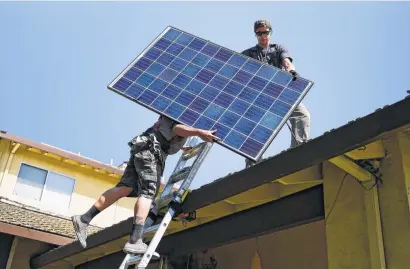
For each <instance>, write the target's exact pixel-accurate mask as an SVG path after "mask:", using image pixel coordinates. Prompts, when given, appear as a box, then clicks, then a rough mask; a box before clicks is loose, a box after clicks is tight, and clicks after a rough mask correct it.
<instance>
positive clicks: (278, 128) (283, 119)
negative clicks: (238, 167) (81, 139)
mask: <svg viewBox="0 0 410 269" xmlns="http://www.w3.org/2000/svg"><path fill="white" fill-rule="evenodd" d="M171 29H174V30H177V31H180V32H182V33H185V34H187V35H190V36H192V37H194V38H197V39H200V40H202V41H204V42H207V43H210V44H212V45H215V46H218V47H221V48H224V49H226V50H228V51H230V52H232V53H234V54H239V55H241V56H242V57H246V58H247V59H248V60H250V61H254V62H257V63H258V64H262V65H265V66H269V67H271V68H274V69H276V70H278V71H279V70H280V71H282V72H286V71H284V70H281V69H279V68H277V67H275V66H272V65H269V64H266V63H263V62H261V61H259V60H256V59H253V58H251V57H248V56H246V55H243V54H241V53H238V52H236V51H233V50H231V49H229V48H226V47H223V46H221V45H218V44H216V43H213V42H211V41H209V40H206V39H203V38H201V37H199V36H196V35H193V34H191V33H188V32H186V31H184V30H181V29H179V28H177V27H174V26H170V25H169V26H167V27H166V28H165V29H164V30H163V31H162V32H161V33H160V34H159V35H158V36H157V37H156V38H155V39H154V40H153V41H152V42H151V43H150V44H148V45H147V46H146V47H145V49H144V50H143V51H142V52H141V53H140V54H139V55H137V56H136V58H135V59H134V60H132V61H131V62H130V63H129V64H128V66H126V67H125V68H124V69H123V71H122V72H121V73H120V74H119V75H117V76H116V77H115V78H114V79H113V80H112V81H111V83H110V84H109V85H108V86H107V88H108V89H109V90H111V91H113V92H115V93H117V94H119V95H121V96H124V97H125V98H127V99H129V100H131V101H133V102H135V103H137V104H139V105H141V106H143V107H145V108H147V109H149V110H151V111H153V112H155V113H158V114H160V115H163V116H166V117H168V118H170V119H172V120H174V121H176V122H178V123H181V124H184V123H182V122H181V121H180V120H178V119H176V118H174V117H172V116H170V115H168V114H165V113H163V112H161V111H159V110H157V109H155V108H153V107H151V106H149V105H146V104H144V103H142V102H140V101H139V100H137V99H134V98H131V97H130V96H128V95H126V94H125V93H123V92H121V91H118V90H117V89H115V88H114V85H115V84H116V82H117V81H118V80H120V79H121V78H122V77H123V76H124V74H125V73H127V72H128V70H129V69H131V68H132V67H133V65H134V64H135V63H136V62H137V61H138V60H139V59H140V58H142V57H143V56H144V55H145V54H146V53H147V51H149V50H150V49H151V48H152V47H153V46H154V45H155V44H156V42H157V41H158V40H160V39H161V38H162V37H163V36H164V35H165V34H166V33H167V32H168V31H169V30H171ZM286 73H288V72H286ZM298 79H304V80H306V81H307V82H308V84H307V87H306V88H305V89H304V90H303V92H302V93H301V94H300V96H299V97H298V99H297V100H296V101H295V102H294V104H293V105H292V106H291V107H290V109H289V110H288V112H287V113H286V114H285V116H283V118H282V121H281V122H280V123H279V124H278V125H277V127H276V129H275V130H274V131H273V133H272V134H271V136H270V137H269V139H267V140H266V142H265V143H264V145H263V147H262V148H261V150H260V151H259V153H258V154H257V155H256V156H255V157H253V156H250V155H247V154H245V153H244V152H241V151H240V150H237V149H235V148H233V147H231V146H230V145H228V144H225V143H223V142H220V141H218V142H216V143H218V144H219V145H221V146H223V147H225V148H227V149H229V150H231V151H233V152H235V153H237V154H239V155H241V156H243V157H245V158H248V159H251V160H253V161H255V162H256V161H258V160H259V159H260V158H261V157H262V155H263V154H264V153H265V151H266V150H267V149H268V147H269V146H270V144H271V143H272V141H273V140H274V139H275V137H276V136H277V135H278V133H279V131H280V130H281V129H282V128H283V125H284V124H285V123H286V121H287V120H288V119H289V117H290V116H291V114H292V113H293V111H294V110H295V109H296V107H297V106H298V105H299V104H300V103H301V101H302V100H303V98H304V97H305V96H306V94H307V93H308V92H309V91H310V89H311V88H312V86H313V84H314V83H313V82H312V81H310V80H307V79H305V78H298ZM244 112H245V111H244ZM184 125H185V124H184Z"/></svg>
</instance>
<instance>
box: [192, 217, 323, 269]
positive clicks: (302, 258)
mask: <svg viewBox="0 0 410 269" xmlns="http://www.w3.org/2000/svg"><path fill="white" fill-rule="evenodd" d="M244 229H246V227H244ZM221 232H222V231H221ZM193 257H194V261H195V267H194V268H195V269H232V268H235V269H301V268H303V269H327V268H328V266H327V252H326V236H325V225H324V221H318V222H314V223H310V224H306V225H302V226H298V227H294V228H290V229H286V230H282V231H278V232H275V233H271V234H267V235H264V236H260V237H258V238H251V239H247V240H243V241H240V242H235V243H232V244H228V245H224V246H220V247H217V248H213V249H208V250H205V251H203V252H200V253H195V254H194V256H193ZM212 260H214V262H212ZM212 263H214V264H215V263H217V266H216V267H212Z"/></svg>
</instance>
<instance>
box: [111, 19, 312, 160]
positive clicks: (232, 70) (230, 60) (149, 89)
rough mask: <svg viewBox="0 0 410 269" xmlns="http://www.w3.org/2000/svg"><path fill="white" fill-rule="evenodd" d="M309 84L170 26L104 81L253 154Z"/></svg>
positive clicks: (228, 145)
mask: <svg viewBox="0 0 410 269" xmlns="http://www.w3.org/2000/svg"><path fill="white" fill-rule="evenodd" d="M312 85H313V82H311V81H309V80H307V79H304V78H301V77H299V78H298V79H297V80H295V81H293V80H292V76H291V75H290V74H289V73H288V72H285V71H282V70H280V69H278V68H275V67H273V66H270V65H267V64H264V63H262V62H260V61H257V60H254V59H251V58H250V57H247V56H244V55H242V54H240V53H237V52H234V51H232V50H230V49H228V48H225V47H223V46H219V45H217V44H215V43H212V42H210V41H207V40H205V39H202V38H200V37H197V36H195V35H193V34H190V33H187V32H185V31H182V30H180V29H177V28H175V27H171V26H169V27H167V28H166V29H165V30H164V31H163V32H162V33H161V34H160V35H158V37H157V38H156V39H155V40H154V41H153V42H152V43H151V44H149V46H148V47H147V48H146V49H145V50H144V51H143V52H142V53H141V54H140V55H138V56H137V57H136V58H135V59H134V60H133V61H132V62H131V63H130V64H129V65H128V66H127V67H126V68H125V69H124V70H123V71H122V72H121V73H120V74H119V75H118V76H117V77H116V78H115V79H114V80H113V81H112V82H111V83H110V85H108V88H109V89H110V90H112V91H114V92H116V93H118V94H120V95H122V96H125V97H127V98H128V99H130V100H132V101H134V102H136V103H138V104H140V105H142V106H144V107H146V108H148V109H150V110H152V111H154V112H156V113H158V114H160V115H164V116H166V117H169V118H171V119H173V120H175V121H177V122H179V123H182V124H185V125H188V126H191V127H196V128H201V129H205V130H213V129H216V130H217V132H216V134H215V135H216V136H217V137H219V138H220V139H221V141H220V142H218V143H219V144H221V145H222V146H224V147H226V148H228V149H230V150H232V151H234V152H236V153H238V154H240V155H242V156H244V157H246V158H249V159H252V160H255V161H256V160H258V159H259V158H260V156H262V154H263V153H264V152H265V151H266V149H267V147H268V146H269V145H270V143H271V142H272V140H273V139H274V138H275V136H276V135H277V134H278V132H279V131H280V129H281V128H282V126H283V125H284V124H285V122H286V121H287V119H288V118H289V116H290V114H291V113H292V112H293V110H294V109H295V108H296V106H297V105H298V104H299V103H300V101H301V100H302V99H303V97H304V96H305V95H306V94H307V92H308V91H309V89H310V88H311V87H312Z"/></svg>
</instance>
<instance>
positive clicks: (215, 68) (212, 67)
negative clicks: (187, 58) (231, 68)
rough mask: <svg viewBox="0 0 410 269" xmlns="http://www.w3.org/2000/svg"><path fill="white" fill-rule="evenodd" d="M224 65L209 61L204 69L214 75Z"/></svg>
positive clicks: (212, 60)
mask: <svg viewBox="0 0 410 269" xmlns="http://www.w3.org/2000/svg"><path fill="white" fill-rule="evenodd" d="M223 65H224V63H223V62H221V61H218V60H216V59H211V60H210V61H209V62H208V63H207V64H206V66H205V68H207V69H209V70H212V71H214V72H215V73H216V72H218V71H219V70H221V68H222V66H223Z"/></svg>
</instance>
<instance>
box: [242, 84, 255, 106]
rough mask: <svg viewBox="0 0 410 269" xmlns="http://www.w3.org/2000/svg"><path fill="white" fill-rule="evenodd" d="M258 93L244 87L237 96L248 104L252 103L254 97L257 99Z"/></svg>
mask: <svg viewBox="0 0 410 269" xmlns="http://www.w3.org/2000/svg"><path fill="white" fill-rule="evenodd" d="M258 95H259V93H258V92H257V91H255V90H252V89H251V88H248V87H245V88H244V89H243V90H242V92H241V93H240V94H239V95H238V97H239V98H241V99H242V100H245V101H247V102H249V103H253V101H255V99H256V97H258Z"/></svg>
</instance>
